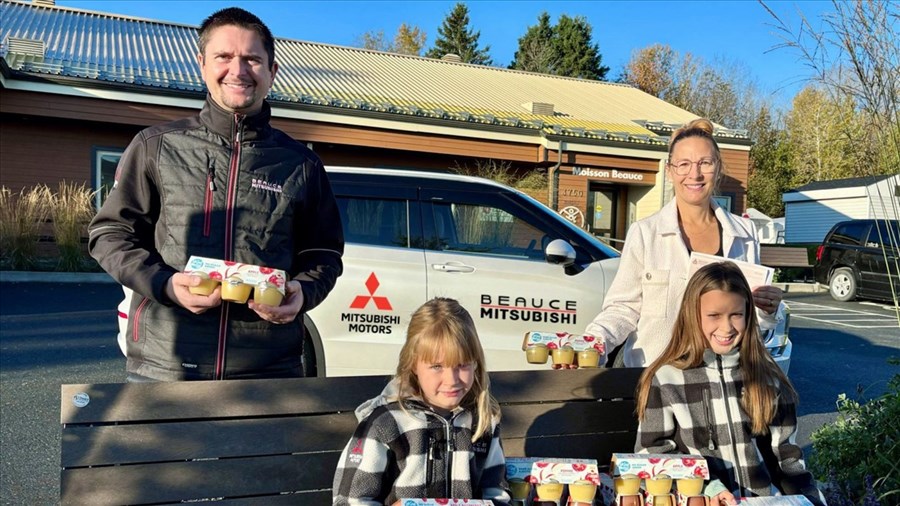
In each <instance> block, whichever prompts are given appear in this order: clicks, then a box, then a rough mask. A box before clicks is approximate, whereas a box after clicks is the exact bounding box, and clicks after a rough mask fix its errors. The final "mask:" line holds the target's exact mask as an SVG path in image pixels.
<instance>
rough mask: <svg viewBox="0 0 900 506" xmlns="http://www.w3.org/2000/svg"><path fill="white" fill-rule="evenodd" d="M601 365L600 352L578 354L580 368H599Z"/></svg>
mask: <svg viewBox="0 0 900 506" xmlns="http://www.w3.org/2000/svg"><path fill="white" fill-rule="evenodd" d="M598 364H600V352H599V351H597V350H595V349H587V350H581V351H579V352H578V367H597V366H598Z"/></svg>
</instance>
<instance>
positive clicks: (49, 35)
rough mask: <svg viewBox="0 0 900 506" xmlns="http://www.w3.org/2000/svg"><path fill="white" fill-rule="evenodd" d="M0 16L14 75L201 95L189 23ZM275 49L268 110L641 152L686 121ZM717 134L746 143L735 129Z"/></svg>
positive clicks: (354, 58) (100, 16) (608, 103)
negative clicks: (373, 116) (309, 109)
mask: <svg viewBox="0 0 900 506" xmlns="http://www.w3.org/2000/svg"><path fill="white" fill-rule="evenodd" d="M0 19H2V26H0V58H3V59H4V60H5V62H6V64H7V66H8V67H9V69H10V70H11V71H12V72H14V73H19V74H24V75H37V76H41V77H51V78H52V77H54V76H56V77H60V78H76V79H85V80H89V81H92V82H95V83H101V84H106V85H116V84H119V85H129V86H138V87H151V88H156V89H163V90H174V91H178V92H189V93H190V92H196V93H202V92H204V91H205V87H204V84H203V81H202V79H201V76H200V71H199V68H198V66H197V63H196V53H197V42H196V41H197V30H198V29H197V27H194V26H187V25H181V24H176V23H169V22H161V21H154V20H147V19H140V18H134V17H127V16H121V15H116V14H109V13H102V12H94V11H86V10H80V9H72V8H66V7H61V6H53V5H38V4H33V3H30V2H24V1H19V0H2V3H0ZM275 54H276V61H277V62H278V64H279V72H278V77H277V78H276V79H275V85H274V86H273V88H272V92H271V94H270V97H269V98H270V101H271V102H273V106H274V107H276V108H277V107H278V106H279V105H287V104H295V106H301V107H302V106H303V105H313V106H319V107H325V108H327V109H329V110H330V111H332V112H335V113H337V114H340V113H341V110H347V109H353V110H360V111H374V112H378V113H386V114H388V115H391V116H394V115H400V116H407V117H409V116H415V117H426V118H437V119H440V120H445V121H449V122H454V121H461V122H468V123H481V124H487V125H496V126H504V127H512V128H516V129H525V130H532V131H541V132H542V133H543V134H544V135H558V136H567V137H581V138H590V139H600V140H611V141H621V142H627V143H639V144H650V145H665V143H666V141H667V137H666V136H665V134H666V133H667V131H671V128H672V126H677V125H680V124H682V123H684V122H686V121H689V120H691V119H693V118H695V117H696V115H694V114H692V113H690V112H688V111H685V110H683V109H680V108H678V107H675V106H674V105H671V104H669V103H667V102H665V101H663V100H660V99H658V98H656V97H653V96H651V95H649V94H647V93H644V92H642V91H640V90H638V89H636V88H633V87H631V86H629V85H623V84H615V83H608V82H602V81H590V80H584V79H573V78H566V77H558V76H551V75H545V74H537V73H530V72H520V71H513V70H507V69H502V68H496V67H486V66H481V65H469V64H463V63H455V62H449V61H443V60H435V59H430V58H419V57H413V56H405V55H398V54H392V53H383V52H378V51H369V50H364V49H360V48H351V47H342V46H334V45H328V44H320V43H315V42H305V41H298V40H290V39H284V38H277V37H276V41H275ZM529 102H536V103H545V104H553V107H554V113H553V114H552V115H548V114H543V115H542V114H533V113H532V112H531V111H530V110H529V109H527V108H526V105H525V104H527V103H529ZM397 119H399V120H403V118H397ZM660 134H662V135H660ZM717 135H719V136H723V137H733V138H735V139H737V140H738V141H739V142H740V141H744V142H746V134H745V133H743V132H742V131H737V130H727V129H720V130H719V131H718V132H717Z"/></svg>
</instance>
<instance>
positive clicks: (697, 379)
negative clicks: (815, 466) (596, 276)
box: [635, 262, 824, 506]
mask: <svg viewBox="0 0 900 506" xmlns="http://www.w3.org/2000/svg"><path fill="white" fill-rule="evenodd" d="M757 335H758V329H757V321H756V313H755V312H754V311H753V295H752V293H751V291H750V287H749V286H748V284H747V280H746V279H745V278H744V276H743V274H742V273H741V271H740V269H739V268H738V267H736V266H735V265H734V264H733V263H730V262H719V263H713V264H709V265H706V266H704V267H702V268H701V269H699V270H698V271H697V272H696V273H695V274H694V276H693V277H692V278H691V280H690V281H689V283H688V286H687V289H686V291H685V294H684V301H683V302H682V304H681V308H680V310H679V312H678V317H677V319H676V321H675V327H674V329H673V331H672V339H671V341H670V342H669V345H668V346H667V347H666V349H665V350H664V351H663V353H662V355H661V356H660V357H659V358H658V359H656V360H655V361H654V362H653V363H652V364H651V365H650V366H649V367H648V368H647V369H646V370H645V371H644V373H643V375H642V376H641V380H640V382H639V383H638V389H637V412H638V419H639V420H640V426H639V428H638V438H637V442H636V444H635V447H636V448H635V449H636V451H639V452H649V453H689V454H700V455H703V456H704V457H705V458H706V460H707V462H708V463H709V468H710V474H711V475H712V476H711V480H710V482H709V483H708V484H707V486H706V489H705V493H706V495H707V496H709V497H712V498H713V505H714V506H718V505H719V504H720V503H724V504H735V497H736V496H767V495H775V494H778V493H779V492H786V493H792V494H803V495H805V496H807V498H808V499H810V501H812V502H813V504H823V503H824V500H823V499H822V497H821V495H820V494H819V491H818V490H817V488H816V484H815V481H814V480H813V477H812V475H811V474H810V472H809V471H808V470H807V469H806V467H805V465H804V462H803V452H802V450H801V449H800V447H798V446H797V445H796V444H795V442H794V439H795V436H796V432H797V393H796V391H795V390H794V388H793V386H792V385H791V382H790V381H789V380H788V378H787V376H785V375H784V373H782V372H781V369H779V368H778V366H777V365H776V364H775V361H774V360H772V357H771V356H770V355H769V354H768V352H767V351H766V349H765V347H764V346H763V344H762V342H761V341H760V339H759V338H758V337H757ZM761 436H770V437H761ZM762 441H767V442H768V443H767V444H765V445H763V444H762ZM764 454H765V455H768V456H771V460H772V461H773V463H777V464H774V465H773V466H772V469H769V468H767V467H766V463H765V461H764V457H763V455H764ZM775 482H778V485H780V486H781V487H782V490H779V489H778V488H776V484H775Z"/></svg>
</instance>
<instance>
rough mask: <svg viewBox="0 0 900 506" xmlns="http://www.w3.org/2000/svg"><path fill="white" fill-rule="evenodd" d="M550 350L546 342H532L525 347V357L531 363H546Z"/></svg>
mask: <svg viewBox="0 0 900 506" xmlns="http://www.w3.org/2000/svg"><path fill="white" fill-rule="evenodd" d="M549 355H550V350H548V349H547V345H545V344H530V345H528V348H525V358H526V359H527V360H528V363H529V364H546V363H547V357H548V356H549Z"/></svg>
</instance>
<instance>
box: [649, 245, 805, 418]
mask: <svg viewBox="0 0 900 506" xmlns="http://www.w3.org/2000/svg"><path fill="white" fill-rule="evenodd" d="M713 290H721V291H723V292H726V293H735V294H738V295H740V296H741V297H743V298H744V301H745V307H744V311H745V313H744V314H745V318H746V321H747V325H746V326H745V327H744V332H743V335H742V336H741V340H740V343H739V344H738V347H739V349H740V355H741V356H740V368H741V375H742V377H743V381H744V395H743V396H742V398H741V405H742V406H743V408H744V411H746V412H747V414H748V415H749V416H750V425H751V430H752V431H753V433H754V434H765V433H766V432H768V427H769V424H770V423H771V422H772V420H773V419H774V418H775V410H776V408H777V406H776V404H777V402H778V399H777V398H778V396H779V395H780V396H786V399H790V401H792V402H795V401H796V399H797V392H796V391H795V390H794V387H793V386H792V385H791V382H790V380H788V378H787V376H785V375H784V373H783V372H781V369H780V368H779V367H778V365H777V364H776V363H775V360H773V359H772V357H771V355H769V352H768V350H766V348H765V346H764V345H763V342H762V339H761V338H760V337H759V324H758V322H757V319H756V311H755V309H754V307H753V294H752V292H751V291H750V286H749V285H748V284H747V280H746V278H744V275H743V273H742V272H741V270H740V269H739V268H738V267H737V266H736V265H734V264H733V263H731V262H717V263H712V264H709V265H706V266H703V267H701V268H700V269H698V270H697V272H696V273H694V275H693V277H691V279H690V281H689V282H688V286H687V289H686V290H685V292H684V299H683V300H682V302H681V309H680V310H679V311H678V318H677V320H675V327H674V328H673V329H672V340H671V341H669V345H668V347H666V350H665V351H664V352H663V354H662V355H660V357H659V358H657V359H656V360H655V361H654V362H653V363H652V364H651V365H650V366H649V367H647V369H645V370H644V373H643V374H642V375H641V379H640V381H639V382H638V387H637V392H636V397H637V415H638V419H639V420H643V419H644V411H645V410H646V408H647V397H648V395H649V392H650V383H651V382H652V380H653V377H654V375H655V374H656V372H657V371H658V370H659V369H660V367H662V366H664V365H671V366H673V367H676V368H678V369H688V368H694V367H698V366H700V365H701V364H702V363H703V352H704V351H705V350H706V349H707V348H708V347H709V342H708V341H707V338H706V336H704V335H703V330H702V326H701V319H700V318H701V316H700V297H701V296H702V295H703V294H705V293H707V292H711V291H713Z"/></svg>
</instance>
